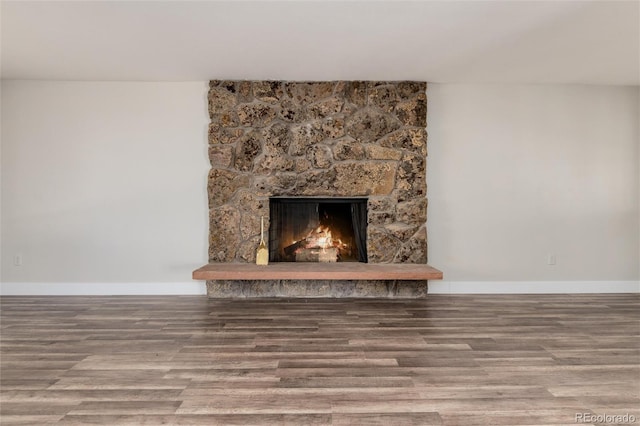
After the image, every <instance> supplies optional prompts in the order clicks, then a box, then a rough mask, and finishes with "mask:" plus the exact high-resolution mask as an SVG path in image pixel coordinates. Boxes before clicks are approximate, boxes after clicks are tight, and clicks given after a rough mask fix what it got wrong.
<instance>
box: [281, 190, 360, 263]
mask: <svg viewBox="0 0 640 426" xmlns="http://www.w3.org/2000/svg"><path fill="white" fill-rule="evenodd" d="M269 207H270V210H269V211H270V226H269V260H270V261H271V262H367V200H366V199H364V198H271V199H270V201H269Z"/></svg>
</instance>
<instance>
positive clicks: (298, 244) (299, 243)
mask: <svg viewBox="0 0 640 426" xmlns="http://www.w3.org/2000/svg"><path fill="white" fill-rule="evenodd" d="M306 246H307V239H306V238H305V239H303V240H300V241H296V242H295V243H293V244H291V245H289V246H287V247H285V248H284V254H286V255H287V256H293V254H294V253H295V252H296V250H298V249H301V248H305V247H306Z"/></svg>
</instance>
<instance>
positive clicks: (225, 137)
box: [207, 80, 427, 297]
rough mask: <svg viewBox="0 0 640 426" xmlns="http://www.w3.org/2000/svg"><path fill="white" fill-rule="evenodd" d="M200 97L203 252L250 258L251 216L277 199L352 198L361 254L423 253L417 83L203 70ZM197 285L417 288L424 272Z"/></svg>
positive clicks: (422, 149)
mask: <svg viewBox="0 0 640 426" xmlns="http://www.w3.org/2000/svg"><path fill="white" fill-rule="evenodd" d="M208 101H209V114H210V118H211V122H210V125H209V159H210V162H211V166H212V168H211V170H210V172H209V177H208V194H209V261H210V262H212V263H216V262H222V263H251V262H255V251H256V248H257V246H258V243H259V241H260V235H259V234H260V218H261V217H264V218H265V219H270V218H271V209H272V205H273V204H272V203H273V200H278V199H282V198H283V197H292V198H304V199H312V198H313V199H317V198H321V199H328V198H330V197H337V198H338V199H358V200H360V201H361V202H364V203H365V204H366V205H365V209H364V210H365V211H366V218H367V221H366V222H367V223H366V227H365V228H363V229H364V232H365V233H366V236H365V238H364V241H365V243H366V244H365V245H364V246H365V247H366V257H365V260H367V261H368V262H371V263H420V264H422V263H426V262H427V232H426V220H427V215H426V213H427V198H426V141H427V136H426V130H425V127H426V83H424V82H369V81H349V82H344V81H342V82H284V81H220V80H213V81H211V82H210V89H209V95H208ZM266 225H267V229H271V232H273V228H270V220H266ZM270 239H271V238H270ZM271 250H272V252H273V248H271ZM273 259H274V258H272V261H273ZM280 260H282V259H280ZM358 260H360V261H362V260H363V259H362V258H360V259H358ZM207 292H208V295H209V296H210V297H260V296H268V297H274V296H289V297H296V296H301V297H343V296H346V297H424V296H425V295H426V292H427V282H426V281H412V282H407V281H403V282H400V281H398V282H396V281H384V280H380V281H358V282H353V281H330V282H326V281H320V280H319V281H313V280H311V281H309V280H304V281H296V280H271V281H269V280H266V281H259V282H258V281H229V280H213V281H208V282H207Z"/></svg>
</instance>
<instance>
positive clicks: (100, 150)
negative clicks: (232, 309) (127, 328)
mask: <svg viewBox="0 0 640 426" xmlns="http://www.w3.org/2000/svg"><path fill="white" fill-rule="evenodd" d="M207 89H208V86H207V84H206V83H205V82H195V83H194V82H189V83H150V82H52V81H3V82H2V292H3V293H4V294H20V293H23V294H33V293H41V294H42V293H44V294H69V293H71V294H75V293H77V294H131V293H133V294H135V293H151V294H153V293H158V294H163V293H204V292H205V286H204V283H200V282H194V281H192V280H191V271H192V270H193V269H195V268H197V267H198V266H201V265H203V264H205V263H206V261H207V245H208V243H207V229H208V222H207V198H206V182H207V172H208V170H209V164H208V160H207V126H208V115H207V99H206V91H207ZM16 256H17V257H19V260H18V261H17V262H16ZM16 263H21V265H20V266H18V265H16Z"/></svg>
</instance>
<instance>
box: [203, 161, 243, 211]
mask: <svg viewBox="0 0 640 426" xmlns="http://www.w3.org/2000/svg"><path fill="white" fill-rule="evenodd" d="M248 185H249V177H248V176H246V175H242V174H240V173H237V172H233V171H230V170H221V169H211V171H210V172H209V180H208V185H207V190H208V193H209V207H210V208H212V207H218V206H221V205H223V204H224V203H226V202H227V201H229V199H231V196H232V195H233V193H234V192H236V191H237V190H238V189H240V188H246V187H247V186H248Z"/></svg>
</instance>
